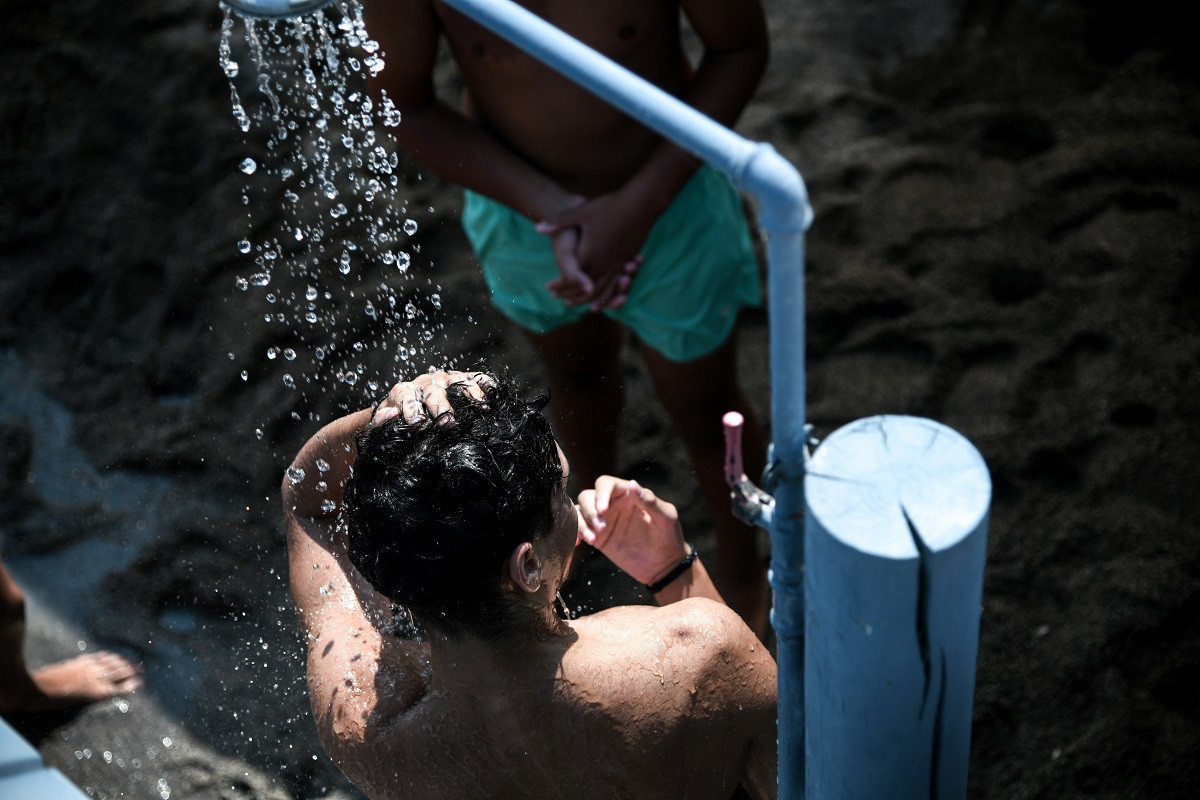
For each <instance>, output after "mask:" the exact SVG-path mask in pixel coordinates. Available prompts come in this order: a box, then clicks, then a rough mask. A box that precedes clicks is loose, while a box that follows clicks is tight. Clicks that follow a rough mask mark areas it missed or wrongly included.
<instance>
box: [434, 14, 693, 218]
mask: <svg viewBox="0 0 1200 800" xmlns="http://www.w3.org/2000/svg"><path fill="white" fill-rule="evenodd" d="M520 2H521V5H523V6H525V7H526V8H528V9H530V10H531V11H533V12H534V13H535V14H537V15H538V16H540V17H542V18H544V19H546V20H547V21H549V22H551V23H552V24H554V25H555V26H556V27H558V28H560V29H562V30H563V31H565V32H567V33H568V34H570V35H571V36H574V37H575V38H577V39H579V40H580V41H582V42H583V43H584V44H586V45H588V46H590V47H592V48H594V49H596V50H598V51H599V52H601V53H603V54H604V55H606V56H608V57H609V58H611V59H613V60H614V61H616V62H617V63H619V64H621V65H622V66H624V67H626V68H628V69H630V70H631V71H633V72H634V73H636V74H638V75H640V76H642V77H643V78H645V79H647V80H648V81H650V82H651V83H654V84H656V85H658V86H660V87H661V88H663V89H665V90H666V91H668V92H671V93H677V92H678V91H680V89H681V88H682V87H683V85H684V84H685V82H686V80H687V78H688V75H689V72H690V69H689V67H688V64H687V60H686V58H685V56H684V54H683V50H682V46H681V44H680V27H679V25H680V22H679V13H680V12H679V6H678V3H676V2H671V0H613V1H611V2H605V3H591V2H579V0H520ZM434 8H435V11H436V13H437V16H438V19H439V20H440V22H441V25H442V30H443V34H444V35H445V38H446V40H447V41H448V43H449V45H450V48H451V50H452V51H453V53H454V57H455V60H456V61H457V63H458V66H459V68H460V70H461V72H462V75H463V79H464V81H465V83H466V91H465V97H464V111H465V112H466V113H467V115H468V116H470V117H471V118H473V119H474V120H475V121H476V122H477V123H478V124H479V125H480V127H482V128H484V129H485V130H487V131H488V132H489V133H491V134H492V135H493V136H494V137H496V138H497V139H498V140H500V141H501V142H503V143H505V144H507V145H508V146H509V147H510V148H512V149H513V150H514V151H516V152H517V153H519V154H520V155H521V156H523V157H524V158H526V159H527V160H529V161H530V162H531V163H533V164H534V165H535V166H537V167H538V168H539V169H540V170H542V171H543V172H544V173H545V174H547V175H549V176H550V177H552V178H554V179H556V180H557V181H559V182H560V183H561V184H562V185H563V186H564V187H565V188H567V189H569V190H571V191H574V192H579V193H581V194H584V195H594V194H598V193H600V192H605V191H610V190H612V189H614V188H616V187H617V186H619V185H621V183H623V182H624V181H625V180H626V179H628V177H629V176H630V175H631V174H632V173H633V172H634V171H635V170H636V169H637V168H638V167H639V166H640V165H641V164H642V163H644V162H645V161H646V159H647V158H648V157H649V155H650V153H651V151H653V149H654V148H655V147H656V146H657V145H658V143H659V138H658V136H657V135H656V134H654V133H652V132H651V131H650V130H648V129H647V128H645V127H643V126H642V125H641V124H639V123H637V122H635V121H634V120H633V119H631V118H630V117H628V116H626V115H625V114H624V113H622V112H620V111H617V110H616V109H615V108H613V107H612V106H611V105H609V104H608V103H607V102H605V101H603V100H601V99H599V98H598V97H596V96H595V95H593V94H591V93H590V92H588V91H586V90H585V89H582V88H580V87H579V86H577V85H576V84H574V83H572V82H571V81H569V80H568V79H566V78H564V77H562V76H561V75H559V74H558V73H557V72H554V71H553V70H551V69H550V68H549V67H547V66H545V65H543V64H542V63H541V62H539V61H537V60H536V59H534V58H532V57H531V56H528V55H526V54H525V53H524V52H522V51H521V50H519V49H517V48H516V47H514V46H513V45H511V44H509V43H508V42H507V41H505V40H504V39H501V38H500V37H498V36H496V35H495V34H493V33H491V32H490V31H488V30H486V29H485V28H483V27H481V26H480V25H478V24H477V23H475V22H473V21H472V20H470V19H468V18H466V17H464V16H463V15H462V14H460V13H459V12H457V11H455V10H454V9H452V8H450V7H448V6H446V5H444V4H442V3H440V2H435V3H434ZM615 145H619V146H615Z"/></svg>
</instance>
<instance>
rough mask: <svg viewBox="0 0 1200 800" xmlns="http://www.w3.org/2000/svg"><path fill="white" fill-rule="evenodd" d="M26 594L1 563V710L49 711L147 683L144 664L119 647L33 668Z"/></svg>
mask: <svg viewBox="0 0 1200 800" xmlns="http://www.w3.org/2000/svg"><path fill="white" fill-rule="evenodd" d="M24 639H25V597H24V595H23V594H22V592H21V590H20V588H19V587H18V586H17V584H16V581H14V580H13V579H12V576H11V575H9V574H8V570H6V569H5V568H4V565H3V564H0V711H48V710H53V709H61V708H71V707H73V706H80V705H85V704H87V703H94V702H96V701H98V700H107V699H109V698H111V697H117V696H119V695H123V694H128V693H130V692H133V691H136V690H137V689H139V688H141V686H142V668H141V666H139V665H138V664H137V663H136V662H133V661H130V660H129V659H128V658H126V657H125V656H122V655H120V654H118V653H110V652H107V651H101V652H98V653H84V654H83V655H79V656H75V657H74V658H69V659H66V660H65V661H57V662H54V663H52V664H47V665H45V666H42V667H38V668H36V669H32V670H31V669H29V667H28V666H27V665H26V663H25V657H24Z"/></svg>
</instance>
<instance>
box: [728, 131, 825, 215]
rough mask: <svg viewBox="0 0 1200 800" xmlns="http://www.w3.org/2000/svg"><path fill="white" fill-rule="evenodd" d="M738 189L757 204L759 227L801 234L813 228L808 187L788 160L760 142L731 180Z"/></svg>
mask: <svg viewBox="0 0 1200 800" xmlns="http://www.w3.org/2000/svg"><path fill="white" fill-rule="evenodd" d="M734 182H735V183H736V184H737V186H738V188H739V189H743V190H745V191H748V192H750V193H751V194H753V195H754V196H755V197H757V198H758V201H759V203H760V206H761V208H760V210H759V223H760V224H761V225H762V226H763V228H764V229H766V230H767V231H768V232H771V233H787V232H791V233H802V232H804V231H806V230H808V227H809V226H810V225H811V224H812V220H813V211H812V206H810V205H809V202H808V187H807V186H805V184H804V179H803V178H801V177H800V173H799V172H797V171H796V168H795V167H793V166H792V165H791V164H790V163H788V160H787V159H786V158H784V157H783V156H781V155H779V153H778V151H776V150H775V148H774V147H772V146H771V145H769V144H766V143H765V142H760V143H759V144H757V145H756V146H755V147H754V148H753V149H752V150H751V151H750V155H749V157H748V158H747V159H746V161H745V163H744V164H743V165H742V168H741V169H740V170H738V173H737V175H735V177H734Z"/></svg>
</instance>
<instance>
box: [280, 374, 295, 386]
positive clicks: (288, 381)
mask: <svg viewBox="0 0 1200 800" xmlns="http://www.w3.org/2000/svg"><path fill="white" fill-rule="evenodd" d="M283 385H284V386H286V387H287V388H289V389H295V388H296V379H295V378H293V377H292V374H291V373H290V372H285V373H283Z"/></svg>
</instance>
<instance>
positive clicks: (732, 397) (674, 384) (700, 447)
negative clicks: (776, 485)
mask: <svg viewBox="0 0 1200 800" xmlns="http://www.w3.org/2000/svg"><path fill="white" fill-rule="evenodd" d="M734 339H735V337H734V336H733V335H732V334H731V335H730V336H729V338H728V340H727V341H726V342H725V344H723V345H721V347H720V348H718V349H717V350H716V351H715V352H713V353H710V354H708V355H706V356H702V357H700V358H698V359H695V360H693V361H685V362H677V361H671V360H670V359H668V358H666V357H665V356H663V355H662V354H660V353H658V352H657V351H655V350H654V349H653V348H650V347H647V346H643V347H642V355H643V357H644V358H645V361H646V365H647V367H648V368H649V371H650V375H651V377H652V378H653V380H654V386H655V389H656V390H657V392H658V396H659V398H660V399H661V400H662V403H663V406H664V407H665V408H666V410H667V413H668V414H670V415H671V420H672V421H673V422H674V424H675V429H676V430H677V431H678V432H679V436H680V438H682V439H683V442H684V444H685V445H686V447H687V449H688V453H689V455H690V456H691V458H692V465H693V467H695V469H696V477H697V479H698V480H699V482H700V488H701V490H702V491H703V493H704V498H705V500H706V501H707V502H708V507H709V509H710V511H711V513H712V518H713V527H714V529H715V531H716V536H717V563H716V565H715V568H714V569H713V579H714V581H715V582H716V584H717V588H718V589H719V590H720V592H721V595H722V596H723V597H724V598H725V601H726V602H727V603H728V604H729V606H730V608H732V609H733V610H734V611H737V612H738V614H740V615H741V616H742V618H743V619H744V620H746V624H747V625H749V626H750V628H751V629H752V630H753V631H754V632H755V633H757V634H758V635H759V636H760V637H763V636H765V635H766V633H767V623H768V620H767V612H768V603H769V592H768V589H767V581H766V568H765V566H764V565H763V563H762V561H761V559H760V558H759V556H758V551H757V548H756V546H755V535H754V530H753V529H752V528H750V527H748V526H747V525H746V524H745V523H743V522H741V521H740V520H738V519H737V518H736V517H734V516H733V514H732V512H731V511H730V504H729V487H728V486H727V485H726V483H725V440H724V437H723V436H722V432H721V416H722V415H723V414H724V413H725V412H726V411H740V412H741V413H742V415H743V416H744V417H745V418H746V424H745V428H744V429H743V434H742V441H743V449H744V453H745V462H746V470H747V474H749V475H750V476H751V477H752V478H754V479H756V480H757V477H758V474H759V473H760V472H761V471H762V467H763V464H764V462H765V460H766V441H765V437H764V435H763V430H762V425H761V424H760V423H759V421H758V416H757V415H756V414H755V412H754V409H753V407H752V406H751V405H750V403H749V402H747V400H746V398H745V396H744V395H743V394H742V391H741V389H740V388H739V387H738V385H737V379H736V375H737V362H736V347H735V341H734Z"/></svg>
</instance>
